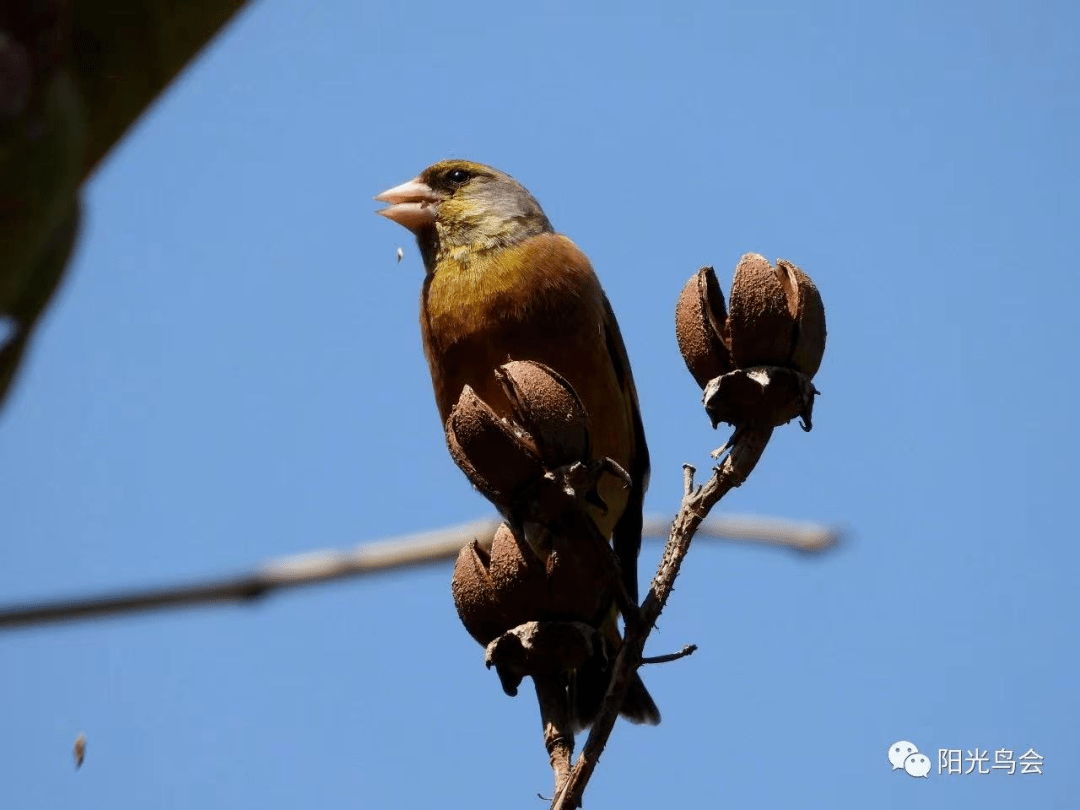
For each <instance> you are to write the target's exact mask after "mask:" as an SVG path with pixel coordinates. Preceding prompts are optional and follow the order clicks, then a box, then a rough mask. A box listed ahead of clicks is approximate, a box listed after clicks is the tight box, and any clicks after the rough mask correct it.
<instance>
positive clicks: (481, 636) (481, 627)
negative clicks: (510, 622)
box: [450, 540, 506, 644]
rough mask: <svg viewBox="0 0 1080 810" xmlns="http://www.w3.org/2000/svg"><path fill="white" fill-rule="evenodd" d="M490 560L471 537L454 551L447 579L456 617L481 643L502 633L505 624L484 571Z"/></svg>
mask: <svg viewBox="0 0 1080 810" xmlns="http://www.w3.org/2000/svg"><path fill="white" fill-rule="evenodd" d="M490 563H491V558H490V557H488V555H487V553H486V552H485V551H484V550H483V549H482V548H481V547H480V545H479V544H478V543H477V542H476V541H475V540H474V541H472V542H471V543H469V544H468V545H467V546H465V547H464V548H463V549H461V551H460V552H459V553H458V558H457V562H456V563H455V564H454V577H453V579H452V580H451V581H450V590H451V592H452V593H453V594H454V607H456V608H457V613H458V618H460V619H461V623H462V624H463V625H465V629H466V630H468V631H469V635H470V636H472V637H473V638H475V639H476V640H477V641H478V642H480V643H481V644H487V643H489V642H490V641H491V640H492V639H493V638H496V637H497V636H498V635H499V634H500V633H502V632H504V629H505V628H504V625H505V624H506V622H505V618H504V616H503V612H502V609H501V608H500V607H499V598H498V597H499V594H498V592H497V591H496V590H495V585H494V583H493V582H492V581H491V575H490V574H489V573H488V566H489V565H490Z"/></svg>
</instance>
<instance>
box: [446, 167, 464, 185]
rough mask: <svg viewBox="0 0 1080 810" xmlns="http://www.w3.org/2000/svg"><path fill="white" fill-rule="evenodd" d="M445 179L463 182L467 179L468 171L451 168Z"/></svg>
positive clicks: (452, 181)
mask: <svg viewBox="0 0 1080 810" xmlns="http://www.w3.org/2000/svg"><path fill="white" fill-rule="evenodd" d="M446 179H447V180H449V181H450V182H451V183H464V182H465V181H466V180H468V179H469V173H468V172H467V171H465V170H464V169H451V170H450V172H449V173H448V174H447V175H446Z"/></svg>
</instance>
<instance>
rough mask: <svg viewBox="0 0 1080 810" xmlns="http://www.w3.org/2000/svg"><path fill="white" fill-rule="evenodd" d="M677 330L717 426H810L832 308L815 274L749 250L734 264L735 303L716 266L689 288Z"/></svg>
mask: <svg viewBox="0 0 1080 810" xmlns="http://www.w3.org/2000/svg"><path fill="white" fill-rule="evenodd" d="M675 336H676V338H677V340H678V342H679V350H680V351H681V352H682V355H683V359H684V360H685V361H686V367H687V368H688V369H689V370H690V374H691V375H693V377H694V379H695V380H696V381H697V383H698V385H699V386H701V388H702V389H703V390H704V391H705V401H706V410H707V411H708V412H709V415H710V417H711V418H712V420H713V425H714V427H715V425H716V424H717V423H719V422H728V423H730V424H733V425H735V426H739V425H743V424H748V423H751V422H758V423H763V424H768V425H770V426H773V425H781V424H784V423H785V422H788V421H790V420H791V419H792V418H794V417H795V416H799V415H800V414H801V415H803V417H804V420H805V422H806V424H807V425H808V424H809V415H810V409H811V407H812V403H813V394H814V393H815V392H814V389H813V386H812V385H811V384H810V379H811V378H812V377H813V376H814V374H816V373H817V370H818V368H819V366H820V365H821V359H822V356H823V355H824V353H825V307H824V305H823V304H822V302H821V296H820V294H819V293H818V290H817V287H816V286H815V285H814V282H813V281H811V279H810V277H809V276H807V275H806V273H804V272H803V271H802V270H801V269H800V268H799V267H797V266H796V265H794V264H792V263H791V262H788V261H785V260H784V259H780V260H778V261H777V263H776V266H775V267H774V266H772V265H770V264H769V262H768V261H767V260H766V259H765V257H764V256H761V255H759V254H757V253H747V254H746V255H744V256H743V257H742V258H741V259H740V260H739V264H738V266H737V267H736V268H735V277H734V280H733V281H732V285H731V301H730V308H729V307H726V306H725V302H724V295H723V293H722V292H721V290H720V285H719V283H718V282H717V280H716V274H715V273H714V272H713V268H711V267H703V268H702V269H701V270H699V271H698V272H697V273H696V274H695V275H694V276H693V277H691V278H690V280H689V281H688V282H687V284H686V286H685V287H684V288H683V291H682V294H681V295H680V296H679V302H678V305H677V307H676V312H675Z"/></svg>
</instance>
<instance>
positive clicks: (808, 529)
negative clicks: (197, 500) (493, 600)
mask: <svg viewBox="0 0 1080 810" xmlns="http://www.w3.org/2000/svg"><path fill="white" fill-rule="evenodd" d="M498 526H499V519H497V518H490V519H487V520H477V521H474V522H472V523H466V524H463V525H460V526H452V527H448V528H445V529H436V530H434V531H430V532H423V533H419V534H411V535H405V536H402V537H396V538H393V539H390V540H386V541H383V542H379V543H370V544H367V545H362V546H358V547H357V548H354V549H350V550H333V549H331V550H326V551H313V552H307V553H303V554H296V555H291V556H288V557H278V558H275V559H272V560H269V561H268V562H266V563H263V564H262V565H260V566H259V567H258V568H256V569H255V570H254V571H252V572H249V573H244V574H239V575H234V576H224V577H216V578H211V579H207V580H204V581H201V582H190V583H180V584H177V585H166V586H162V587H157V588H141V589H133V590H128V591H117V592H114V593H108V594H103V595H99V596H88V597H75V598H71V599H59V600H56V601H50V602H32V603H26V604H21V605H11V606H8V607H0V631H3V630H11V629H15V628H17V627H27V626H30V625H37V624H48V623H53V622H63V621H73V620H87V619H97V618H105V617H108V616H119V615H124V614H129V613H141V612H146V611H151V610H164V609H167V608H187V607H195V606H199V605H214V604H222V603H229V602H249V601H252V600H254V599H257V598H259V597H261V596H265V595H267V594H269V593H271V592H273V591H282V590H286V589H289V588H296V587H300V586H302V585H318V584H321V583H324V582H333V581H335V580H340V579H346V578H350V577H361V576H366V575H369V574H378V573H382V572H384V571H395V570H398V569H402V568H411V567H417V566H421V565H431V564H435V563H442V562H445V561H448V560H453V559H454V558H456V557H457V555H458V552H459V551H460V550H461V547H462V546H464V545H465V544H466V543H469V542H471V541H472V540H474V539H476V540H479V541H480V542H484V541H485V540H487V541H490V540H491V538H492V537H493V536H494V534H495V530H496V529H497V528H498ZM669 527H670V521H665V520H663V519H660V518H652V519H649V520H646V521H645V526H644V535H645V536H647V537H660V536H663V535H666V534H667V531H668V529H669ZM698 536H699V537H712V538H715V539H720V540H736V541H743V542H759V543H766V544H769V545H776V546H783V547H788V548H792V549H795V550H799V551H807V552H817V551H824V550H825V549H828V548H830V547H831V546H833V545H835V544H836V543H837V542H839V540H840V533H839V532H838V531H836V530H834V529H829V528H827V527H824V526H820V525H816V524H812V523H795V522H790V521H781V520H777V519H774V518H755V517H726V518H722V519H719V520H712V521H709V522H708V523H705V524H703V525H702V526H701V528H700V529H699V531H698Z"/></svg>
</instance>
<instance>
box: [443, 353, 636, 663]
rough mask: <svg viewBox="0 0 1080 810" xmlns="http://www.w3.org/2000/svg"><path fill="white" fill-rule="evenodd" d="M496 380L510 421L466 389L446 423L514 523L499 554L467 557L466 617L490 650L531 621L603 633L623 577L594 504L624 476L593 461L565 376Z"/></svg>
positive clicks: (471, 468)
mask: <svg viewBox="0 0 1080 810" xmlns="http://www.w3.org/2000/svg"><path fill="white" fill-rule="evenodd" d="M495 375H496V377H497V379H498V380H499V382H500V384H501V385H502V388H503V391H504V392H505V394H506V397H507V400H508V402H509V403H510V407H511V411H512V418H511V419H501V418H500V417H498V416H497V415H496V414H495V412H494V410H493V409H492V408H491V407H490V406H489V405H488V404H487V403H485V402H484V401H483V400H481V399H480V397H479V396H478V395H477V394H476V393H475V391H473V389H471V388H469V387H466V388H465V389H464V390H463V391H462V393H461V397H460V398H459V399H458V402H457V404H456V405H455V406H454V408H453V410H452V411H451V413H450V417H449V418H448V419H447V422H446V438H447V444H448V446H449V448H450V454H451V456H453V458H454V461H455V462H457V464H458V466H459V467H461V469H462V470H463V471H464V472H465V474H466V475H467V476H468V478H469V480H470V481H471V482H472V483H473V485H474V486H475V487H476V488H477V489H478V490H480V492H481V493H483V494H484V495H485V496H486V497H487V498H488V499H489V500H490V501H491V502H492V503H494V504H495V505H496V506H497V507H498V509H499V510H500V511H501V512H502V513H503V515H504V516H506V517H507V522H506V523H504V524H502V526H500V527H499V530H498V531H497V532H496V534H495V537H494V539H493V540H492V542H491V546H490V548H485V547H484V546H482V545H481V544H480V543H478V542H473V543H470V544H469V545H467V546H466V547H465V548H463V549H462V550H461V553H460V554H459V555H458V559H457V564H456V566H455V568H454V577H453V581H452V583H451V588H452V590H453V595H454V604H455V606H456V607H457V610H458V615H459V616H460V618H461V621H462V624H464V625H465V629H466V630H468V631H469V634H470V635H471V636H472V637H473V638H475V639H476V640H477V641H478V642H480V644H483V645H485V646H486V645H488V644H489V643H490V642H492V641H493V640H494V639H496V638H498V637H499V636H501V635H503V634H504V633H506V632H508V631H509V630H511V629H512V628H514V627H517V626H519V625H522V624H525V623H527V622H534V621H540V622H584V623H586V624H588V625H590V626H593V627H596V626H597V625H599V623H600V622H601V621H603V619H604V618H605V617H606V616H607V615H608V611H610V608H611V605H612V602H613V600H614V593H615V588H617V584H616V583H617V581H618V573H617V571H618V569H617V563H616V561H615V557H614V554H613V552H612V550H611V548H610V546H609V545H608V542H607V539H606V538H604V537H602V536H601V534H600V532H599V530H598V529H597V528H596V524H595V523H594V522H593V520H592V519H591V518H590V517H589V513H588V511H587V509H586V508H585V505H586V504H595V498H596V486H597V483H598V480H599V478H600V476H601V475H607V474H614V475H616V476H618V475H620V474H621V475H622V476H625V473H624V472H622V471H621V470H619V469H618V468H617V467H616V466H615V465H614V464H612V463H611V462H610V461H609V460H607V459H601V460H596V461H590V460H588V458H589V446H590V442H589V433H588V420H587V415H586V413H585V408H584V406H583V405H582V403H581V400H580V399H579V398H578V395H577V393H576V392H575V391H574V389H573V388H572V387H571V386H570V384H569V383H568V382H567V381H566V380H565V379H564V378H563V377H562V376H561V375H559V374H558V373H556V372H555V371H553V370H552V369H550V368H548V367H547V366H544V365H542V364H540V363H533V362H511V363H507V364H505V365H503V366H501V367H500V368H499V369H498V370H497V371H496V372H495ZM566 665H567V666H571V662H567V663H566ZM556 668H557V667H556Z"/></svg>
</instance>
